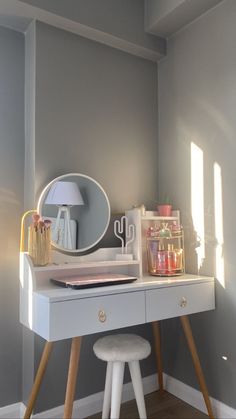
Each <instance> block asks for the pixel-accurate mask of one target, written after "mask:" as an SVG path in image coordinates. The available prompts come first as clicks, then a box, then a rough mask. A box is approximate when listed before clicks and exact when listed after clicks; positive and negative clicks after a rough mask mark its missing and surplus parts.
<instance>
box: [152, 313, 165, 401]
mask: <svg viewBox="0 0 236 419" xmlns="http://www.w3.org/2000/svg"><path fill="white" fill-rule="evenodd" d="M152 331H153V336H154V345H155V353H156V364H157V374H158V382H159V390H160V392H161V393H162V392H163V391H164V386H163V375H162V370H163V369H162V359H161V333H160V326H159V322H158V321H155V322H152Z"/></svg>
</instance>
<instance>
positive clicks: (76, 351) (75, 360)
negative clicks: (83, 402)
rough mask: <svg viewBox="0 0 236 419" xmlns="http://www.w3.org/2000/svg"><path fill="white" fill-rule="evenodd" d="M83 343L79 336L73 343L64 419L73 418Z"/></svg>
mask: <svg viewBox="0 0 236 419" xmlns="http://www.w3.org/2000/svg"><path fill="white" fill-rule="evenodd" d="M81 341H82V338H81V337H80V336H79V337H76V338H73V339H72V343H71V351H70V363H69V370H68V378H67V388H66V398H65V408H64V416H63V418H64V419H70V418H71V416H72V410H73V402H74V395H75V386H76V380H77V371H78V364H79V357H80V348H81Z"/></svg>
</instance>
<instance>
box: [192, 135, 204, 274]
mask: <svg viewBox="0 0 236 419" xmlns="http://www.w3.org/2000/svg"><path fill="white" fill-rule="evenodd" d="M191 213H192V220H193V227H194V230H195V232H196V234H197V237H198V241H199V246H198V247H197V248H196V253H197V265H198V270H199V269H200V268H201V266H202V264H203V261H204V259H205V225H204V173H203V151H202V149H201V148H200V147H198V146H197V145H196V144H195V143H193V142H191Z"/></svg>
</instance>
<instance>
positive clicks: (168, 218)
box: [141, 215, 179, 221]
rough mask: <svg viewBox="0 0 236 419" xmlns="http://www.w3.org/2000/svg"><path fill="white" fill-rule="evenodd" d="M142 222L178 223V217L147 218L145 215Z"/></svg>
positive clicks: (156, 216)
mask: <svg viewBox="0 0 236 419" xmlns="http://www.w3.org/2000/svg"><path fill="white" fill-rule="evenodd" d="M141 218H142V221H178V219H179V218H178V217H160V216H159V215H152V216H145V215H143V216H142V217H141Z"/></svg>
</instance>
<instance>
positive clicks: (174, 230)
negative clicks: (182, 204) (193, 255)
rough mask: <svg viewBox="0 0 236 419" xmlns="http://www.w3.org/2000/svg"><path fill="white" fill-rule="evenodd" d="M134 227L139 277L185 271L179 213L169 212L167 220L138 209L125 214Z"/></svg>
mask: <svg viewBox="0 0 236 419" xmlns="http://www.w3.org/2000/svg"><path fill="white" fill-rule="evenodd" d="M126 216H127V217H128V219H129V222H130V223H133V224H134V225H135V229H136V240H135V242H136V243H134V254H135V253H136V257H137V258H138V259H140V273H141V275H147V274H149V275H155V276H168V277H171V276H177V275H182V274H184V272H185V262H184V233H183V228H182V226H181V224H180V212H179V211H177V210H175V211H172V214H171V216H170V217H164V216H159V215H158V212H156V211H146V212H145V214H141V212H140V211H139V210H138V209H137V210H136V209H134V210H130V211H127V212H126Z"/></svg>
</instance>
